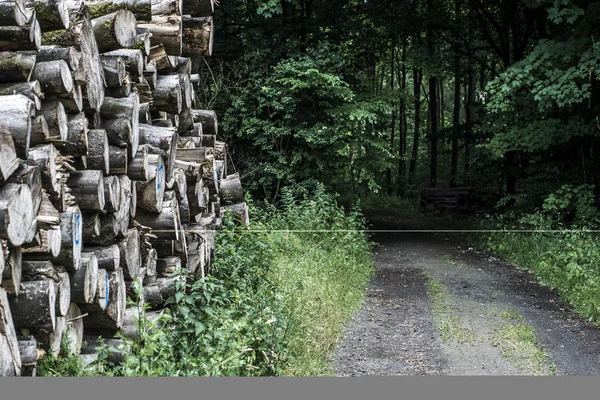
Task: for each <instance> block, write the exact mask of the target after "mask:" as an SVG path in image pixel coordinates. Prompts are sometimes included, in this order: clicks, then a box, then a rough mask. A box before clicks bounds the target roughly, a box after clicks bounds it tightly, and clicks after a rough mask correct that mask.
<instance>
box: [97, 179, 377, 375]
mask: <svg viewBox="0 0 600 400" xmlns="http://www.w3.org/2000/svg"><path fill="white" fill-rule="evenodd" d="M282 207H283V209H282V210H278V209H277V208H275V207H274V206H272V205H271V206H268V205H265V206H264V207H263V208H262V209H259V208H257V207H256V208H255V207H254V206H253V207H252V211H253V214H252V219H253V222H252V225H251V227H250V228H246V227H239V226H237V225H235V223H234V221H233V218H232V216H231V215H226V216H225V218H224V220H223V223H224V228H223V229H222V230H220V231H219V232H217V234H216V249H215V255H214V260H213V265H212V268H211V272H210V274H209V275H208V276H207V277H205V278H202V279H193V278H192V277H191V276H189V275H187V274H186V273H185V272H179V273H177V274H176V275H175V276H176V277H177V278H178V279H177V284H176V291H175V294H174V296H172V297H171V298H170V299H169V300H168V303H169V307H168V309H167V310H165V311H163V313H162V314H161V316H160V317H159V318H158V319H156V320H155V321H152V322H150V321H146V320H145V318H141V320H140V321H141V322H140V325H141V329H140V334H139V338H138V339H137V340H135V341H133V340H130V339H127V338H123V339H124V346H125V347H128V346H130V347H131V349H132V352H131V355H129V356H128V357H126V359H125V361H124V362H123V363H122V365H119V366H111V365H108V364H107V363H106V362H104V365H106V367H105V369H104V371H105V373H107V374H113V375H117V376H197V375H211V376H265V375H289V374H292V375H320V374H324V373H327V372H329V364H328V356H329V355H330V354H331V351H332V350H333V346H334V344H335V343H336V341H337V339H338V337H339V335H340V334H341V331H342V327H343V324H344V323H345V322H346V321H347V319H348V318H349V317H350V315H351V314H352V313H353V312H354V311H356V309H357V308H358V306H359V304H360V301H361V299H362V295H363V292H364V289H365V287H366V285H367V283H368V280H369V277H370V273H371V268H372V260H371V253H370V245H369V244H368V241H367V238H366V236H365V234H364V233H363V232H362V230H363V229H364V221H362V220H361V214H360V212H359V211H358V210H357V209H354V210H352V211H351V212H350V213H349V214H346V213H345V212H344V210H343V209H342V208H341V207H339V206H338V205H337V204H336V202H335V199H334V197H332V196H330V195H328V194H327V193H326V192H325V189H324V186H323V185H320V184H319V185H316V186H315V187H313V188H311V189H310V190H309V189H308V188H306V187H304V188H301V187H298V188H296V189H294V190H292V189H284V190H283V204H282ZM255 213H256V215H255ZM138 290H139V288H138ZM140 314H141V315H143V310H140ZM104 354H108V353H107V352H106V353H104ZM102 358H103V359H105V358H106V357H105V356H104V357H102Z"/></svg>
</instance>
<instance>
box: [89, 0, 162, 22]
mask: <svg viewBox="0 0 600 400" xmlns="http://www.w3.org/2000/svg"><path fill="white" fill-rule="evenodd" d="M85 3H86V4H87V6H88V8H89V10H90V15H91V16H92V18H96V17H100V16H103V15H106V14H108V13H112V12H116V11H118V10H122V9H125V10H129V11H131V12H132V13H133V15H135V18H136V20H138V21H151V20H152V2H151V1H150V0H112V1H108V0H86V2H85Z"/></svg>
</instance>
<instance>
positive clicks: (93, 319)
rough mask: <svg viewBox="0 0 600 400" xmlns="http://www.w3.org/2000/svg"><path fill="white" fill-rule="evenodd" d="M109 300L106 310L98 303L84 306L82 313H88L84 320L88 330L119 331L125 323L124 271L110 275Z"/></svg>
mask: <svg viewBox="0 0 600 400" xmlns="http://www.w3.org/2000/svg"><path fill="white" fill-rule="evenodd" d="M108 282H109V283H108V286H109V298H108V304H107V306H106V308H105V309H104V310H102V309H101V307H100V306H99V305H98V304H97V303H93V304H82V305H81V306H80V308H81V312H83V313H84V314H85V313H88V315H87V316H86V317H85V318H84V319H83V323H84V326H85V327H86V329H90V328H91V329H106V330H112V331H114V330H117V329H119V328H120V327H121V325H122V323H123V314H124V313H125V306H126V292H125V279H124V276H123V269H122V268H117V269H116V270H115V271H113V272H111V273H110V274H109V281H108Z"/></svg>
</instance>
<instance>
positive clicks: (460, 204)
mask: <svg viewBox="0 0 600 400" xmlns="http://www.w3.org/2000/svg"><path fill="white" fill-rule="evenodd" d="M474 200H475V190H474V189H473V188H470V187H462V188H423V189H422V190H421V202H420V211H421V212H422V213H427V212H432V213H446V212H449V213H457V214H464V213H468V212H471V211H472V210H473V204H474Z"/></svg>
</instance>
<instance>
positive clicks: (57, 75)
mask: <svg viewBox="0 0 600 400" xmlns="http://www.w3.org/2000/svg"><path fill="white" fill-rule="evenodd" d="M32 78H33V79H34V80H37V81H38V82H40V85H41V86H42V90H43V92H44V94H46V95H55V96H66V95H68V94H69V93H70V92H71V91H72V90H73V77H72V76H71V71H70V70H69V66H68V65H67V63H66V62H65V61H63V60H55V61H44V62H36V64H35V68H34V69H33V76H32Z"/></svg>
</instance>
